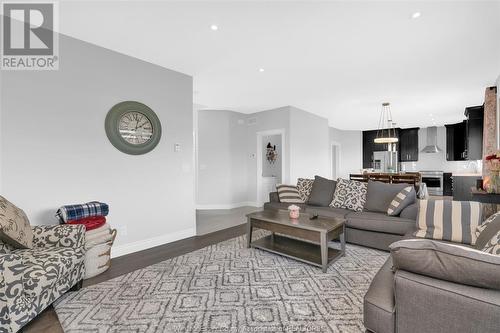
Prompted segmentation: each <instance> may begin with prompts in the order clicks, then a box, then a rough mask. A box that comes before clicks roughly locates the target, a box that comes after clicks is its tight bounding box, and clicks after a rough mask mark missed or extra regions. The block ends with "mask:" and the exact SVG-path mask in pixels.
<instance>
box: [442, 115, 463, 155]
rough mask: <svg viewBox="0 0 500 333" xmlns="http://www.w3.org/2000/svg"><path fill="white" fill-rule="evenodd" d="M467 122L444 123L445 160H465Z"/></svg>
mask: <svg viewBox="0 0 500 333" xmlns="http://www.w3.org/2000/svg"><path fill="white" fill-rule="evenodd" d="M466 124H467V122H466V121H462V122H460V123H457V124H451V125H445V127H446V160H447V161H465V159H466V158H467V156H466V153H467V143H466V137H467V132H466V128H467V125H466Z"/></svg>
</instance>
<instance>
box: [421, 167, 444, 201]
mask: <svg viewBox="0 0 500 333" xmlns="http://www.w3.org/2000/svg"><path fill="white" fill-rule="evenodd" d="M419 172H420V175H421V176H422V183H424V184H425V185H426V186H427V191H428V192H429V195H443V173H444V172H443V171H435V170H423V171H419Z"/></svg>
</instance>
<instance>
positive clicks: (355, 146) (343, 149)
mask: <svg viewBox="0 0 500 333" xmlns="http://www.w3.org/2000/svg"><path fill="white" fill-rule="evenodd" d="M362 140H363V138H362V132H361V131H344V130H340V129H337V128H333V127H330V144H331V143H335V144H338V145H339V146H340V154H339V155H340V163H339V173H338V174H339V177H341V178H349V174H351V173H359V172H360V169H361V168H362V167H363V156H362V154H363V143H362ZM330 153H331V149H330Z"/></svg>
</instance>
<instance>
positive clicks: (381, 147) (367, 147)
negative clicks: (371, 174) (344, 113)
mask: <svg viewBox="0 0 500 333" xmlns="http://www.w3.org/2000/svg"><path fill="white" fill-rule="evenodd" d="M398 135H399V129H398V128H397V129H396V136H398ZM376 137H377V130H372V131H363V168H365V169H368V168H373V152H374V151H387V150H388V145H387V144H383V143H375V142H374V141H373V140H375V138H376ZM396 149H397V150H398V151H399V142H398V143H397V144H396Z"/></svg>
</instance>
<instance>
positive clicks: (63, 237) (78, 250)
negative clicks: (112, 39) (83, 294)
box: [0, 224, 85, 332]
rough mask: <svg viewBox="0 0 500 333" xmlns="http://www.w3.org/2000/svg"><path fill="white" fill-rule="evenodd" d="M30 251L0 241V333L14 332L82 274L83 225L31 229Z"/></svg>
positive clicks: (73, 285)
mask: <svg viewBox="0 0 500 333" xmlns="http://www.w3.org/2000/svg"><path fill="white" fill-rule="evenodd" d="M32 229H33V248H31V249H15V248H14V247H12V246H10V245H8V244H6V243H3V242H1V241H0V306H1V310H0V332H17V331H18V330H19V329H21V327H23V326H24V325H26V324H27V323H28V322H29V321H30V320H32V319H33V318H35V317H36V316H37V315H38V314H39V313H40V312H42V311H43V310H44V309H45V308H46V307H47V306H49V305H50V304H51V303H52V302H54V301H55V300H56V299H57V298H59V297H60V296H61V295H62V294H64V293H65V292H66V291H68V290H69V289H71V288H75V289H79V288H80V287H81V282H82V279H83V276H84V273H85V267H84V259H85V227H84V226H83V225H67V224H65V225H44V226H32Z"/></svg>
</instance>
